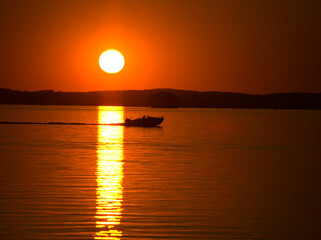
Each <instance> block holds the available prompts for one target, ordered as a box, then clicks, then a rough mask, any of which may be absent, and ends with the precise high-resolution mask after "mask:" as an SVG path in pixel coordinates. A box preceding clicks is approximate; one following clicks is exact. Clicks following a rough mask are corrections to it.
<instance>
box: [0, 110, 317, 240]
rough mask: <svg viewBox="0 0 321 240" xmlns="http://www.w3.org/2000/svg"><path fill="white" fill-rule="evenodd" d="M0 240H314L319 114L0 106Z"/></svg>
mask: <svg viewBox="0 0 321 240" xmlns="http://www.w3.org/2000/svg"><path fill="white" fill-rule="evenodd" d="M141 115H152V116H164V117H165V121H164V123H163V124H162V127H159V128H139V127H123V126H102V125H98V126H95V125H81V126H78V125H8V124H0V163H1V168H0V193H1V198H0V239H45V240H46V239H109V240H111V239H124V240H125V239H155V238H158V239H261V240H262V239H320V238H321V233H320V229H321V164H320V161H321V140H320V139H321V127H320V123H321V111H297V110H238V109H187V108H186V109H184V108H179V109H150V108H134V107H79V106H14V105H13V106H7V105H0V121H15V122H17V121H23V122H84V123H115V122H123V121H124V118H127V117H132V118H134V117H138V116H141Z"/></svg>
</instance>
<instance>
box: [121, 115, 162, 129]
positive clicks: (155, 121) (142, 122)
mask: <svg viewBox="0 0 321 240" xmlns="http://www.w3.org/2000/svg"><path fill="white" fill-rule="evenodd" d="M163 121H164V118H163V117H150V116H143V117H142V118H136V119H129V118H126V120H125V126H139V127H155V126H158V125H159V124H161V123H162V122H163Z"/></svg>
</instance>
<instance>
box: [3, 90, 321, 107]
mask: <svg viewBox="0 0 321 240" xmlns="http://www.w3.org/2000/svg"><path fill="white" fill-rule="evenodd" d="M0 104H27V105H84V106H99V105H106V106H108V105H110V106H149V107H202V108H265V109H321V93H274V94H266V95H253V94H244V93H232V92H215V91H211V92H210V91H209V92H199V91H186V90H176V89H151V90H125V91H96V92H60V91H59V92H56V91H53V90H41V91H20V90H11V89H5V88H0Z"/></svg>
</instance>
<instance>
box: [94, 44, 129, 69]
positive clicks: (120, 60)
mask: <svg viewBox="0 0 321 240" xmlns="http://www.w3.org/2000/svg"><path fill="white" fill-rule="evenodd" d="M124 64H125V59H124V57H123V55H122V54H121V53H120V52H118V51H117V50H113V49H110V50H107V51H105V52H103V53H102V54H101V55H100V57H99V66H100V67H101V69H102V70H104V71H105V72H107V73H117V72H119V71H120V70H122V69H123V67H124Z"/></svg>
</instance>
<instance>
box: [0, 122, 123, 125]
mask: <svg viewBox="0 0 321 240" xmlns="http://www.w3.org/2000/svg"><path fill="white" fill-rule="evenodd" d="M0 124H50V125H108V126H124V125H125V124H124V123H106V124H104V123H74V122H0Z"/></svg>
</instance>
